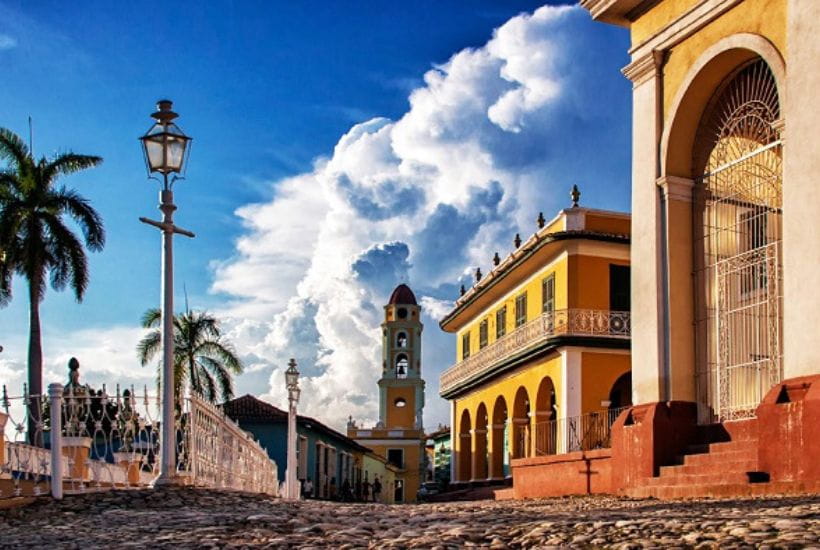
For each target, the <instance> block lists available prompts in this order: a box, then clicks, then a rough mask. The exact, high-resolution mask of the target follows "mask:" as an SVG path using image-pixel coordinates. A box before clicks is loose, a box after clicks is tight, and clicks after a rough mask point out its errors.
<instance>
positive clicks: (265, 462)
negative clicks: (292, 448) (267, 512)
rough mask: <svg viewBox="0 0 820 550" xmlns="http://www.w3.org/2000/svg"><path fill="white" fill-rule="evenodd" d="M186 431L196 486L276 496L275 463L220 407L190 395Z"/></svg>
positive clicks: (193, 481) (188, 465)
mask: <svg viewBox="0 0 820 550" xmlns="http://www.w3.org/2000/svg"><path fill="white" fill-rule="evenodd" d="M186 404H187V407H188V411H187V415H188V416H187V418H188V421H189V422H190V425H189V427H188V429H187V430H186V432H187V436H188V439H189V445H190V448H189V453H190V462H189V463H188V464H186V466H187V468H188V472H189V473H190V476H191V482H192V483H193V484H195V485H204V486H206V487H217V488H222V489H235V490H239V491H248V492H254V493H266V494H270V495H277V494H278V489H279V480H278V475H277V468H276V463H275V462H273V461H272V460H271V459H270V458H269V457H268V453H267V451H265V449H263V448H262V447H261V446H260V445H259V443H258V442H257V441H256V440H255V439H253V437H252V436H251V435H250V434H249V433H248V432H246V431H244V430H243V429H242V428H240V427H239V425H238V424H236V423H235V422H234V421H233V420H232V419H230V418H228V417H227V416H226V415H225V413H224V412H222V410H221V409H218V408H217V407H215V406H213V405H211V404H210V403H207V402H206V401H203V400H202V399H200V398H198V397H196V396H191V397H189V398H188V399H186Z"/></svg>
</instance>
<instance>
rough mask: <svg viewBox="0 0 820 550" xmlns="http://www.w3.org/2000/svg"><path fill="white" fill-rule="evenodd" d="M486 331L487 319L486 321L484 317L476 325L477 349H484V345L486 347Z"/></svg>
mask: <svg viewBox="0 0 820 550" xmlns="http://www.w3.org/2000/svg"><path fill="white" fill-rule="evenodd" d="M487 332H488V321H487V319H484V320H483V321H481V323H480V324H479V325H478V348H479V349H484V348H485V347H487V340H488V335H487Z"/></svg>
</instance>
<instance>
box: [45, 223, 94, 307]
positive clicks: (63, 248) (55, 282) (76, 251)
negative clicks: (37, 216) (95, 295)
mask: <svg viewBox="0 0 820 550" xmlns="http://www.w3.org/2000/svg"><path fill="white" fill-rule="evenodd" d="M41 217H42V220H43V222H44V224H45V227H46V229H47V230H48V233H49V237H50V238H48V239H47V241H46V250H47V251H48V252H49V253H50V256H51V261H50V262H49V263H50V265H47V266H46V267H47V269H49V270H50V272H51V286H52V287H54V289H55V290H62V289H64V288H65V287H66V285H67V284H68V283H70V285H71V289H72V290H73V291H74V295H75V296H76V298H77V301H78V302H81V301H82V299H83V296H84V295H85V291H86V288H88V260H87V259H86V256H85V249H84V248H83V245H82V243H81V242H80V241H79V239H77V237H76V236H75V235H74V233H72V232H71V230H70V229H69V228H68V227H66V226H65V225H64V224H63V222H62V220H61V219H60V218H58V217H57V216H54V215H52V214H49V213H43V214H41Z"/></svg>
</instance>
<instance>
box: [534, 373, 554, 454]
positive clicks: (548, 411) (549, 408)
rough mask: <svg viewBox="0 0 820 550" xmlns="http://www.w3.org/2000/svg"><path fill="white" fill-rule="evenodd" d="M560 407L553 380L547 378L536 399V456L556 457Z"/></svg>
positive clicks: (539, 386)
mask: <svg viewBox="0 0 820 550" xmlns="http://www.w3.org/2000/svg"><path fill="white" fill-rule="evenodd" d="M557 418H558V406H557V405H556V396H555V385H554V384H553V383H552V378H550V377H549V376H545V377H544V378H543V379H542V380H541V383H540V384H538V393H537V394H536V397H535V454H536V456H541V455H554V454H555V453H556V452H557V449H558V440H557V435H558V429H557V423H556V419H557Z"/></svg>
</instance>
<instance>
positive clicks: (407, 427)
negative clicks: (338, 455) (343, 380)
mask: <svg viewBox="0 0 820 550" xmlns="http://www.w3.org/2000/svg"><path fill="white" fill-rule="evenodd" d="M423 328H424V327H423V325H422V323H421V306H419V305H418V303H417V302H416V296H415V295H414V294H413V291H412V290H410V287H408V286H407V285H405V284H401V285H399V286H397V287H396V289H395V290H394V291H393V293H392V295H391V296H390V300H389V302H388V304H387V305H386V306H384V322H383V323H382V377H381V379H379V383H378V384H379V422H378V424H376V426H375V427H373V428H370V429H360V428H359V427H358V426H356V424H355V423H354V422H353V421H352V420H351V421H350V422H349V423H348V427H347V435H348V437H350V438H351V439H354V440H355V441H356V442H357V443H359V444H361V445H364V446H366V447H369V448H370V449H372V450H373V451H374V452H375V453H376V454H378V455H379V456H381V457H383V458H384V459H386V460H387V462H389V463H390V464H392V465H393V466H395V471H394V474H393V476H394V482H393V484H392V485H391V486H390V487H386V486H385V487H384V488H383V489H382V490H383V491H390V492H391V495H390V497H391V498H390V499H389V502H393V503H401V502H415V501H416V493H417V492H418V490H419V487H420V486H421V483H422V482H423V481H424V466H425V451H424V446H425V443H426V437H425V435H424V426H423V423H422V416H423V410H424V379H422V377H421V332H422V330H423ZM371 482H372V480H371Z"/></svg>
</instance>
